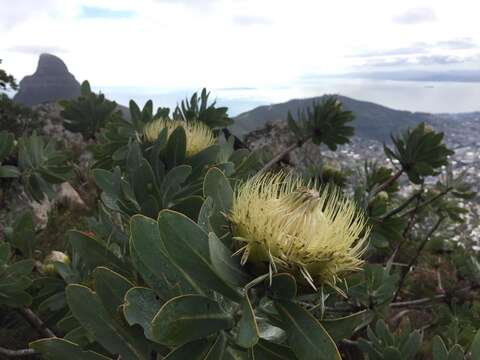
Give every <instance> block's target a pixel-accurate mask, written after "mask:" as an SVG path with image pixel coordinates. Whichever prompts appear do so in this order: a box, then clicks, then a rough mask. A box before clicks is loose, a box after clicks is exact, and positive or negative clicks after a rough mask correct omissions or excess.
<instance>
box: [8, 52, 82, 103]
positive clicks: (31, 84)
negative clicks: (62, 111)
mask: <svg viewBox="0 0 480 360" xmlns="http://www.w3.org/2000/svg"><path fill="white" fill-rule="evenodd" d="M79 95H80V84H79V82H78V81H77V80H76V79H75V77H74V76H73V75H72V74H71V73H70V72H69V71H68V68H67V66H66V65H65V63H64V62H63V61H62V59H60V58H59V57H57V56H54V55H50V54H41V55H40V59H39V60H38V66H37V70H36V71H35V73H34V74H33V75H30V76H26V77H24V78H23V79H22V80H21V81H20V90H19V91H18V93H17V94H16V95H15V97H14V98H13V100H14V101H15V102H17V103H20V104H23V105H26V106H34V105H38V104H41V103H44V102H53V101H58V100H69V99H73V98H76V97H78V96H79Z"/></svg>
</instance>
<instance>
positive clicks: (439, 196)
mask: <svg viewBox="0 0 480 360" xmlns="http://www.w3.org/2000/svg"><path fill="white" fill-rule="evenodd" d="M452 190H453V188H452V187H448V188H446V189H445V190H443V191H442V192H441V193H439V194H437V195H435V196H434V197H432V198H431V199H429V200H427V201H425V202H423V203H421V204H420V205H418V206H417V207H416V208H413V209H410V210H408V211H406V212H405V213H404V214H402V216H405V215H408V214H411V213H412V212H416V211H418V210H419V209H421V208H424V207H425V206H427V205H430V204H431V203H433V202H435V201H437V200H438V199H439V198H441V197H442V196H445V195H447V194H448V193H449V192H450V191H452Z"/></svg>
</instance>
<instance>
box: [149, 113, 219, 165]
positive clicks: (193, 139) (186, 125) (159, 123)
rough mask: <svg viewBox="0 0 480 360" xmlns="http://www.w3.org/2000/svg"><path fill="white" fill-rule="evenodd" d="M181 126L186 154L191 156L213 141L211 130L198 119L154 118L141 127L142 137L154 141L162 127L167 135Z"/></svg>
mask: <svg viewBox="0 0 480 360" xmlns="http://www.w3.org/2000/svg"><path fill="white" fill-rule="evenodd" d="M180 126H181V127H183V129H184V130H185V135H186V137H187V156H192V155H195V154H197V153H199V152H200V151H202V150H203V149H205V148H207V147H209V146H210V145H213V144H214V143H215V136H214V135H213V132H212V130H211V129H210V128H209V127H208V126H207V125H205V124H204V123H202V122H200V121H188V122H187V121H180V120H170V119H162V118H160V119H156V120H154V121H152V122H150V123H148V124H147V125H145V128H144V129H143V137H144V138H145V140H146V141H148V142H154V141H155V140H156V139H157V138H158V136H159V135H160V133H161V132H162V130H163V129H167V137H169V136H170V135H171V134H172V132H173V131H174V130H175V129H176V128H177V127H180Z"/></svg>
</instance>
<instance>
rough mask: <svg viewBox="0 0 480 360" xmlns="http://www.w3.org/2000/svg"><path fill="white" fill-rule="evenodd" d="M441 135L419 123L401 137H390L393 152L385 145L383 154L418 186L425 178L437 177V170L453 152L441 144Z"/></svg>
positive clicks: (445, 163)
mask: <svg viewBox="0 0 480 360" xmlns="http://www.w3.org/2000/svg"><path fill="white" fill-rule="evenodd" d="M442 140H443V133H436V132H434V131H433V130H432V129H431V128H430V127H428V126H426V125H425V124H424V123H421V124H420V125H418V126H417V127H415V128H414V129H409V130H407V131H406V132H404V133H403V134H402V135H401V136H398V137H397V136H392V141H393V144H394V145H395V150H391V149H390V148H389V147H387V146H386V145H385V146H384V148H385V153H386V154H387V155H388V156H389V157H390V158H393V159H396V160H398V161H399V162H400V165H401V166H402V169H403V170H404V171H405V172H406V173H407V175H408V177H409V179H410V181H412V182H413V183H414V184H420V183H421V182H422V179H423V178H424V177H426V176H431V175H438V174H439V172H438V170H437V169H438V168H440V167H441V166H443V165H447V157H448V156H449V155H453V154H454V152H453V151H452V150H450V149H448V148H447V147H446V146H445V145H444V144H443V143H442Z"/></svg>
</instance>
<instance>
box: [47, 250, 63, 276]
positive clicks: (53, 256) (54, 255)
mask: <svg viewBox="0 0 480 360" xmlns="http://www.w3.org/2000/svg"><path fill="white" fill-rule="evenodd" d="M55 262H61V263H64V264H66V265H68V264H70V258H69V257H68V255H67V254H65V253H63V252H61V251H52V252H50V254H48V255H47V256H46V257H45V260H44V261H43V265H42V271H43V272H44V273H45V274H48V275H54V274H55V265H54V263H55Z"/></svg>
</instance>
